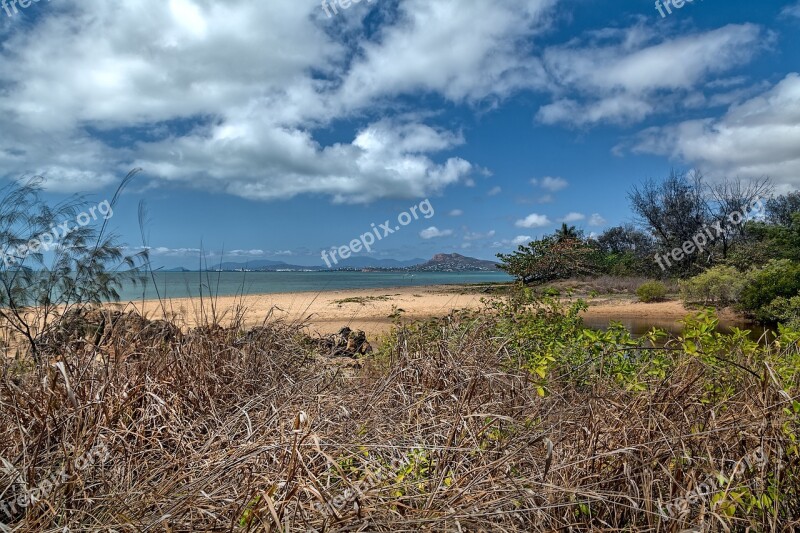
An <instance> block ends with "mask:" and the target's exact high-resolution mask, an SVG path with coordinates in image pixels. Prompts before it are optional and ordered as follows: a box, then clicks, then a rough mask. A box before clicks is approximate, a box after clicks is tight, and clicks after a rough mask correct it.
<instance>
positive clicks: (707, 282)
mask: <svg viewBox="0 0 800 533" xmlns="http://www.w3.org/2000/svg"><path fill="white" fill-rule="evenodd" d="M680 287H681V294H682V296H683V300H684V301H685V302H686V303H689V304H702V305H706V306H714V307H726V306H728V305H731V304H733V303H735V302H738V301H739V298H740V296H741V294H742V291H743V290H744V287H745V279H744V276H743V275H742V273H741V272H739V271H738V270H736V269H735V268H733V267H731V266H725V265H719V266H715V267H713V268H710V269H708V270H706V271H705V272H703V273H702V274H698V275H697V276H695V277H693V278H691V279H688V280H685V281H681V283H680Z"/></svg>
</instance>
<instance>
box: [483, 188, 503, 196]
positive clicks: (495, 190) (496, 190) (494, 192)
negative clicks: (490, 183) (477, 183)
mask: <svg viewBox="0 0 800 533" xmlns="http://www.w3.org/2000/svg"><path fill="white" fill-rule="evenodd" d="M501 192H503V188H502V187H492V188H491V189H490V190H489V192H487V193H486V195H487V196H497V195H498V194H500V193H501Z"/></svg>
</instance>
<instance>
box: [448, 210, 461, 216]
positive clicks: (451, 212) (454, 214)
mask: <svg viewBox="0 0 800 533" xmlns="http://www.w3.org/2000/svg"><path fill="white" fill-rule="evenodd" d="M463 214H464V211H462V210H461V209H453V210H452V211H450V212H449V213H448V215H450V216H451V217H460V216H461V215H463Z"/></svg>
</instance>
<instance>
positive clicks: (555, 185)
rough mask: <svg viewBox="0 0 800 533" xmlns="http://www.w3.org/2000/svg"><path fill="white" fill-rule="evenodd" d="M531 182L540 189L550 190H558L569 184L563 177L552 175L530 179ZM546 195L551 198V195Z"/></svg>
mask: <svg viewBox="0 0 800 533" xmlns="http://www.w3.org/2000/svg"><path fill="white" fill-rule="evenodd" d="M531 183H532V184H533V185H534V186H535V187H541V188H542V189H544V190H546V191H550V192H558V191H560V190H563V189H566V188H567V187H568V186H569V182H568V181H567V180H565V179H564V178H554V177H552V176H546V177H544V178H542V179H536V178H534V179H532V180H531ZM546 197H549V198H552V196H550V195H547V196H546Z"/></svg>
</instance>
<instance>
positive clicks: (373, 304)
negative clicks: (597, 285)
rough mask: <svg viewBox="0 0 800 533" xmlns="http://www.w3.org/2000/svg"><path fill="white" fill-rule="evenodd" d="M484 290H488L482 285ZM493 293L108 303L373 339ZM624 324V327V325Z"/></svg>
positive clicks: (605, 301) (623, 312)
mask: <svg viewBox="0 0 800 533" xmlns="http://www.w3.org/2000/svg"><path fill="white" fill-rule="evenodd" d="M487 287H491V285H490V286H487ZM491 297H492V294H490V293H487V292H483V291H482V290H481V287H476V286H468V285H431V286H417V287H407V286H406V287H393V288H378V289H376V288H366V289H338V290H331V291H325V292H322V291H302V292H285V293H271V294H253V295H244V296H239V297H236V296H220V297H217V298H210V297H206V298H204V299H203V300H201V299H200V298H197V297H195V298H170V299H165V300H164V307H163V309H162V306H161V302H159V301H158V300H145V301H144V302H142V300H138V301H130V302H129V303H127V304H108V305H109V306H110V307H113V308H124V309H126V310H133V309H136V310H137V311H139V312H141V313H142V314H144V315H145V316H147V317H149V318H163V315H164V309H166V312H167V316H168V318H170V319H173V320H175V321H176V323H177V324H179V325H180V326H185V327H191V326H194V325H196V324H197V323H199V322H202V320H201V319H202V317H203V316H207V317H211V316H213V315H214V314H216V316H218V317H219V316H222V320H221V323H222V324H227V323H230V321H231V319H232V318H233V317H234V315H235V314H236V312H237V310H238V311H239V312H241V314H242V316H243V322H244V325H246V326H254V325H257V324H260V323H262V322H263V321H264V320H265V319H267V317H271V318H273V319H274V318H279V319H281V320H284V321H288V322H295V323H297V322H302V323H303V324H305V325H307V326H308V329H309V332H311V333H312V334H322V335H325V334H329V333H334V332H337V331H339V329H341V328H342V327H344V326H348V327H350V328H351V329H361V330H364V331H365V332H367V334H369V335H372V336H377V335H382V334H385V333H387V332H389V331H390V330H391V328H392V326H393V324H394V322H395V321H396V319H397V318H398V317H400V318H401V319H402V320H403V321H414V320H424V319H429V318H433V317H442V316H445V315H447V314H448V313H450V312H451V311H453V310H457V309H481V308H483V307H484V304H483V302H482V300H483V299H486V298H491ZM586 301H587V303H588V304H589V309H588V310H587V311H586V312H584V313H583V314H582V316H583V318H584V320H585V321H586V322H587V325H588V326H590V327H602V326H605V325H608V323H609V322H611V321H619V322H623V323H624V324H626V326H628V327H630V325H629V324H631V323H641V322H648V323H649V324H650V325H654V326H657V327H661V328H664V329H668V330H679V329H680V321H681V320H682V319H684V318H685V317H686V316H687V315H690V314H692V313H694V312H696V310H693V309H687V308H686V307H684V306H683V304H682V303H681V302H680V301H677V300H669V301H665V302H658V303H649V304H645V303H641V302H638V301H636V297H635V296H615V297H597V298H586ZM626 322H627V323H626ZM720 322H721V324H722V325H723V326H732V325H733V326H740V325H745V322H744V321H743V319H742V318H741V317H739V316H738V315H736V314H735V313H732V312H728V311H726V312H721V313H720Z"/></svg>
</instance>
